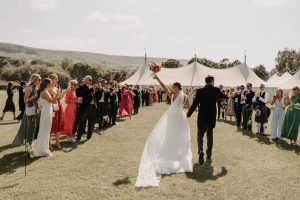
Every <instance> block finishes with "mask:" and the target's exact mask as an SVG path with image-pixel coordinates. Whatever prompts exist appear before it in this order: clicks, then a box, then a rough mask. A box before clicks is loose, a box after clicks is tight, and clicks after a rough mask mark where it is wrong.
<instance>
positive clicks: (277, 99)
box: [218, 83, 300, 144]
mask: <svg viewBox="0 0 300 200" xmlns="http://www.w3.org/2000/svg"><path fill="white" fill-rule="evenodd" d="M219 88H220V90H221V91H222V92H223V93H225V94H226V95H227V96H228V99H221V100H220V101H218V118H219V119H220V117H221V116H222V118H223V119H226V117H227V116H229V117H230V120H231V118H232V117H235V121H236V125H237V127H238V128H243V129H244V130H249V131H252V121H253V119H252V115H253V113H254V116H255V119H254V121H255V122H257V133H256V134H257V135H259V136H266V134H265V129H266V123H267V122H268V118H269V116H271V114H272V121H271V138H272V139H273V140H274V141H276V140H279V139H282V138H287V139H289V143H290V144H295V143H296V140H297V135H298V128H299V124H300V110H299V109H298V108H300V106H299V105H298V104H299V103H300V91H299V88H298V87H294V88H293V89H292V95H291V96H290V95H288V94H285V95H284V94H283V90H282V89H277V90H276V94H275V95H274V96H273V98H272V100H271V108H269V107H268V106H267V103H268V102H269V99H270V98H271V97H270V94H269V93H268V92H267V91H265V86H264V85H263V84H261V85H260V91H259V92H257V93H255V92H254V91H253V90H252V84H251V83H248V84H247V86H246V89H245V87H244V86H243V85H241V86H239V87H237V89H236V91H235V90H234V88H231V89H230V90H226V91H224V90H223V86H222V85H220V87H219ZM271 111H272V112H271Z"/></svg>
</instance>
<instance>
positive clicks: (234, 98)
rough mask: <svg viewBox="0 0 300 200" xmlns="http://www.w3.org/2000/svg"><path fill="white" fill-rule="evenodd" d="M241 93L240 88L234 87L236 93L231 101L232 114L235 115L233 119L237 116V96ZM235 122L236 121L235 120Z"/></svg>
mask: <svg viewBox="0 0 300 200" xmlns="http://www.w3.org/2000/svg"><path fill="white" fill-rule="evenodd" d="M240 91H241V87H240V86H237V87H236V92H235V93H234V97H233V100H234V113H235V118H236V116H237V114H238V106H239V103H238V98H237V97H238V94H239V93H240ZM236 121H237V119H236Z"/></svg>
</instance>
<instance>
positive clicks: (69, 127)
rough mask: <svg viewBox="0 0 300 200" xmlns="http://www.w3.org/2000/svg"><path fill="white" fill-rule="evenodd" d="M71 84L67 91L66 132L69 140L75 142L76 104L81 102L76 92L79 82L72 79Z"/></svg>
mask: <svg viewBox="0 0 300 200" xmlns="http://www.w3.org/2000/svg"><path fill="white" fill-rule="evenodd" d="M69 84H70V90H69V91H68V92H67V93H66V97H65V102H66V104H67V106H66V108H65V113H66V115H64V121H65V126H64V133H65V134H66V135H67V136H68V139H69V141H71V142H75V140H74V139H73V137H72V135H73V128H74V122H75V118H76V104H77V103H78V102H79V101H78V99H77V96H76V92H75V90H76V88H77V85H78V82H77V81H76V80H71V81H70V83H69Z"/></svg>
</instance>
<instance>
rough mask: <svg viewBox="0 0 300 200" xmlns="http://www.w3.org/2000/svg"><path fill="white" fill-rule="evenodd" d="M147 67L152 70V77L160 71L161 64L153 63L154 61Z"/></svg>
mask: <svg viewBox="0 0 300 200" xmlns="http://www.w3.org/2000/svg"><path fill="white" fill-rule="evenodd" d="M149 68H150V70H151V71H152V74H151V77H152V78H154V77H155V76H156V74H157V73H158V72H160V70H161V66H160V65H158V64H156V63H154V62H152V63H151V64H150V65H149Z"/></svg>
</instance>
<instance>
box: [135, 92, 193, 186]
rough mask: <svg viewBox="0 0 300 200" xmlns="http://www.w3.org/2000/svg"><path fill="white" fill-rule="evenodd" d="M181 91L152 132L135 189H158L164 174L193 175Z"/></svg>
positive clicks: (186, 121)
mask: <svg viewBox="0 0 300 200" xmlns="http://www.w3.org/2000/svg"><path fill="white" fill-rule="evenodd" d="M183 105H184V94H183V92H180V93H179V95H178V96H177V97H176V99H175V100H174V101H173V96H172V98H171V106H170V107H169V109H168V110H167V111H166V112H165V113H164V115H163V116H162V117H161V118H160V120H159V121H158V123H157V124H156V126H155V127H154V129H153V130H152V132H151V134H150V136H149V138H148V140H147V142H146V145H145V147H144V152H143V155H142V158H141V162H140V167H139V172H138V176H137V180H136V183H135V186H136V187H149V186H159V182H160V178H161V175H162V174H172V173H179V172H192V171H193V167H192V151H191V145H190V127H189V124H188V120H187V118H186V116H185V113H184V110H183Z"/></svg>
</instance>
